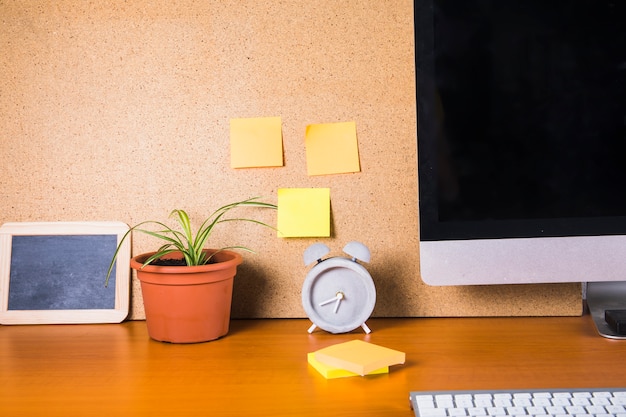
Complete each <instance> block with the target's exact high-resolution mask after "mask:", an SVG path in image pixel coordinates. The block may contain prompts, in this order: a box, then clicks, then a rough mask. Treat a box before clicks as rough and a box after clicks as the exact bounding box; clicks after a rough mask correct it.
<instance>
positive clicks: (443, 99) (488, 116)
mask: <svg viewBox="0 0 626 417" xmlns="http://www.w3.org/2000/svg"><path fill="white" fill-rule="evenodd" d="M415 30H416V68H417V104H418V144H419V173H420V234H421V239H423V240H433V239H464V238H481V237H484V238H498V237H529V236H559V235H562V234H580V235H585V234H615V233H626V217H625V216H626V2H624V1H621V0H615V1H606V0H570V1H568V0H524V1H521V0H415Z"/></svg>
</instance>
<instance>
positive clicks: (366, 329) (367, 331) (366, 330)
mask: <svg viewBox="0 0 626 417" xmlns="http://www.w3.org/2000/svg"><path fill="white" fill-rule="evenodd" d="M361 327H362V328H363V330H364V331H365V333H366V334H370V333H372V331H371V330H370V328H369V327H367V324H365V323H363V324H361Z"/></svg>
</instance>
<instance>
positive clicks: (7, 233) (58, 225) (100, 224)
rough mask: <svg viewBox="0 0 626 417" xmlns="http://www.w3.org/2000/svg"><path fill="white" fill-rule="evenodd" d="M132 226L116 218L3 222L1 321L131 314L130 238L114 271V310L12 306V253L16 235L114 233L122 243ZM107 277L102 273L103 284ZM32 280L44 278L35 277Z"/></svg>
mask: <svg viewBox="0 0 626 417" xmlns="http://www.w3.org/2000/svg"><path fill="white" fill-rule="evenodd" d="M128 229H129V227H128V225H127V224H125V223H122V222H115V221H95V222H21V223H20V222H15V223H5V224H3V225H2V226H1V227H0V324H4V325H6V324H82V323H121V322H122V321H123V320H124V319H126V317H127V316H128V310H129V299H130V266H129V265H130V239H126V240H125V241H124V243H123V244H122V246H121V248H120V251H119V254H118V258H117V261H116V268H115V273H114V278H115V305H114V307H113V308H110V309H109V308H90V306H89V305H87V306H86V308H80V309H45V310H41V309H33V310H29V309H20V310H17V309H9V295H10V293H11V285H10V278H11V253H12V248H13V238H14V237H15V236H48V237H55V236H59V237H62V236H67V235H71V236H82V235H114V236H116V242H117V243H118V244H119V242H120V241H121V240H122V237H123V236H124V234H125V233H126V232H127V231H128ZM112 255H113V254H111V256H112ZM24 267H26V268H28V265H24ZM105 278H106V277H105V276H102V286H103V287H104V283H105ZM29 279H32V280H38V279H44V278H41V277H32V278H29ZM63 296H64V295H63Z"/></svg>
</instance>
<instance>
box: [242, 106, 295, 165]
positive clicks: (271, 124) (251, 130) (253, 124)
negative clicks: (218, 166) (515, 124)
mask: <svg viewBox="0 0 626 417" xmlns="http://www.w3.org/2000/svg"><path fill="white" fill-rule="evenodd" d="M230 166H231V167H232V168H254V167H277V166H283V135H282V128H281V120H280V117H253V118H245V119H231V120H230Z"/></svg>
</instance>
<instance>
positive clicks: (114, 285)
mask: <svg viewBox="0 0 626 417" xmlns="http://www.w3.org/2000/svg"><path fill="white" fill-rule="evenodd" d="M127 231H128V226H127V225H126V224H124V223H121V222H39V223H5V224H4V225H2V227H0V324H76V323H119V322H121V321H123V320H124V319H125V318H126V316H127V315H128V306H129V298H130V297H129V295H130V280H129V276H130V268H129V263H130V242H129V239H126V240H125V241H124V244H123V245H122V247H121V249H120V252H119V254H118V257H117V261H116V265H115V270H114V272H113V273H112V275H111V279H110V280H109V285H108V286H106V287H105V285H104V283H105V279H106V274H107V270H108V268H109V263H110V262H111V259H112V258H113V255H114V253H115V249H116V248H117V245H118V243H119V242H120V241H121V239H122V237H123V236H124V234H125V233H126V232H127Z"/></svg>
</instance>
